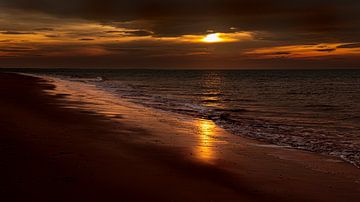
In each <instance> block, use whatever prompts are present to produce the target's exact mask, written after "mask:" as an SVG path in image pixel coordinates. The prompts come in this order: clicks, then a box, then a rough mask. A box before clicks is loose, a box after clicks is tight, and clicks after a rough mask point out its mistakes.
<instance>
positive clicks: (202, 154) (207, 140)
mask: <svg viewBox="0 0 360 202" xmlns="http://www.w3.org/2000/svg"><path fill="white" fill-rule="evenodd" d="M198 128H199V143H198V144H199V145H198V147H197V148H196V153H197V156H198V158H200V159H201V160H204V161H209V160H211V159H213V158H214V156H215V151H214V150H213V146H214V145H213V142H214V140H213V138H212V136H213V135H214V133H215V131H214V130H215V128H216V125H215V123H214V122H212V121H209V120H200V121H199V122H198Z"/></svg>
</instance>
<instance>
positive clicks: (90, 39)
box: [79, 38, 95, 41]
mask: <svg viewBox="0 0 360 202" xmlns="http://www.w3.org/2000/svg"><path fill="white" fill-rule="evenodd" d="M79 40H80V41H94V40H95V39H93V38H81V39H79Z"/></svg>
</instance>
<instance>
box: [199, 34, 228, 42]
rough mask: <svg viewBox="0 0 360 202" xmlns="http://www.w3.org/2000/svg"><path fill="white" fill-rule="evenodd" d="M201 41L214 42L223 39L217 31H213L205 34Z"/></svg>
mask: <svg viewBox="0 0 360 202" xmlns="http://www.w3.org/2000/svg"><path fill="white" fill-rule="evenodd" d="M201 41H203V42H206V43H216V42H221V41H223V39H222V38H221V37H220V34H219V33H214V34H208V35H206V36H205V37H204V38H203V39H202V40H201Z"/></svg>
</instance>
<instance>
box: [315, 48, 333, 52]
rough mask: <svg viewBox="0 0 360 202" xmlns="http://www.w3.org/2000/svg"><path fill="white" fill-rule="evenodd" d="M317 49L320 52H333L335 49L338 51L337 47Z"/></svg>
mask: <svg viewBox="0 0 360 202" xmlns="http://www.w3.org/2000/svg"><path fill="white" fill-rule="evenodd" d="M316 51H319V52H333V51H336V48H324V49H317V50H316Z"/></svg>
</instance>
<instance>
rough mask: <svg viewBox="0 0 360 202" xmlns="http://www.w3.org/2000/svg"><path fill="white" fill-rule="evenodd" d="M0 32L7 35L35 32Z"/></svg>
mask: <svg viewBox="0 0 360 202" xmlns="http://www.w3.org/2000/svg"><path fill="white" fill-rule="evenodd" d="M0 33H1V34H8V35H24V34H36V33H35V32H18V31H4V32H0Z"/></svg>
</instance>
